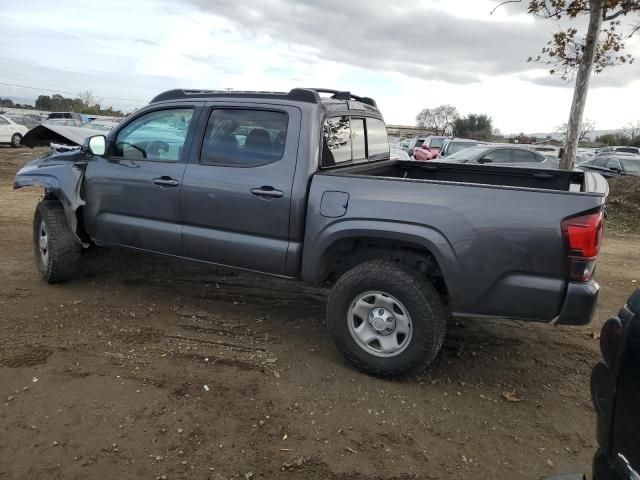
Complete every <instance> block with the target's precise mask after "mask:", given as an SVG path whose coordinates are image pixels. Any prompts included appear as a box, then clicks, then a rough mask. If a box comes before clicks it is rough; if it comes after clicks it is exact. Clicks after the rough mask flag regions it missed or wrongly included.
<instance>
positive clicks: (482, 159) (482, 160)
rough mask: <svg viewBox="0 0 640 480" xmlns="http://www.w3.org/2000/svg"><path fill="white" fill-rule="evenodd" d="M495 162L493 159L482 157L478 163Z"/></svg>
mask: <svg viewBox="0 0 640 480" xmlns="http://www.w3.org/2000/svg"><path fill="white" fill-rule="evenodd" d="M491 162H493V158H491V157H482V158H480V159H478V163H491Z"/></svg>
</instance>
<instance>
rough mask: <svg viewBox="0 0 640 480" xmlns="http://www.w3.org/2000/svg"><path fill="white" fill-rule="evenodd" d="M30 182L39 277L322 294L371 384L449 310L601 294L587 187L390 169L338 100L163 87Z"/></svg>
mask: <svg viewBox="0 0 640 480" xmlns="http://www.w3.org/2000/svg"><path fill="white" fill-rule="evenodd" d="M33 185H35V186H39V187H43V188H44V191H45V194H44V198H43V200H42V201H41V202H40V203H39V204H38V207H37V209H36V212H35V217H34V224H33V243H34V251H35V258H36V262H37V266H38V269H39V271H40V273H41V275H42V277H43V279H44V280H46V281H48V282H58V281H63V280H67V279H69V278H70V277H71V276H72V275H73V269H74V265H76V264H77V262H78V261H79V260H80V259H81V256H82V252H83V250H84V249H86V248H89V247H91V246H108V247H124V248H129V249H133V250H137V251H144V252H153V253H159V254H163V255H170V256H173V257H180V258H186V259H192V260H197V261H201V262H207V263H211V264H216V265H224V266H228V267H234V268H239V269H243V270H249V271H252V272H258V273H263V274H269V275H275V276H278V277H284V278H290V279H297V280H302V281H304V282H306V283H308V284H311V285H315V286H333V288H332V291H331V293H330V295H329V300H328V307H327V324H328V327H329V330H330V333H331V335H332V336H333V338H334V340H335V342H336V344H337V347H338V348H339V349H340V351H341V352H342V353H344V355H345V356H346V357H347V358H348V359H349V360H350V361H351V362H353V364H355V365H356V366H357V367H358V368H360V369H362V370H364V371H366V372H369V373H373V374H379V375H394V374H401V373H406V372H414V371H416V370H420V369H422V368H425V367H426V366H427V365H428V364H429V363H430V362H431V361H432V360H433V359H434V357H435V356H436V354H437V353H438V350H439V349H440V347H441V345H442V342H443V339H444V336H445V330H446V323H447V319H448V317H480V318H484V317H486V318H497V317H500V318H510V319H524V320H533V321H542V322H550V323H560V324H573V325H575V324H584V323H587V322H589V321H590V319H591V316H592V313H593V309H594V307H595V304H596V299H597V296H598V290H599V287H598V284H597V283H596V282H595V281H594V280H593V279H592V274H593V271H594V268H595V260H596V256H597V254H598V249H599V244H600V239H601V235H602V218H603V207H604V203H605V199H606V196H607V193H608V188H607V183H606V181H605V180H604V179H603V178H602V177H601V176H599V175H598V174H594V173H589V172H578V171H558V170H553V171H551V170H549V171H547V170H540V169H526V168H514V167H499V166H495V167H487V166H484V165H466V164H462V165H458V164H446V163H437V162H412V161H397V160H389V144H388V140H387V133H386V128H385V124H384V122H383V119H382V116H381V114H380V112H379V111H378V108H377V106H376V103H375V101H374V100H372V99H370V98H367V97H358V96H356V95H352V94H350V93H349V92H338V91H334V90H325V89H293V90H291V91H290V92H288V93H273V92H217V91H193V90H171V91H168V92H164V93H162V94H160V95H158V96H157V97H155V98H154V99H153V100H152V101H151V103H150V104H149V105H148V106H146V107H144V108H142V109H140V110H138V111H137V112H135V113H134V114H132V115H130V116H129V117H128V118H127V119H126V120H124V121H123V122H122V123H121V124H119V125H118V126H117V127H116V128H115V129H114V130H113V131H112V132H110V133H109V135H108V136H107V137H104V136H99V135H98V136H93V137H90V138H87V140H86V142H85V144H84V146H83V147H82V148H80V149H78V150H76V151H70V152H62V153H60V152H52V153H50V154H49V155H47V156H45V157H44V158H42V159H39V160H35V161H33V162H31V163H30V164H28V165H27V166H25V167H24V168H23V169H21V170H20V171H19V172H18V174H17V176H16V178H15V183H14V188H21V187H25V186H33Z"/></svg>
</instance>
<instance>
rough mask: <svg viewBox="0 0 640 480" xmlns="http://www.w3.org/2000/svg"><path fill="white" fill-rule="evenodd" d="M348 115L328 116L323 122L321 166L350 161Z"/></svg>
mask: <svg viewBox="0 0 640 480" xmlns="http://www.w3.org/2000/svg"><path fill="white" fill-rule="evenodd" d="M350 135H351V132H350V129H349V117H336V118H330V119H328V120H327V121H326V122H325V123H324V142H323V148H322V166H323V167H332V166H333V165H336V164H338V163H342V162H350V161H351V141H350V139H349V137H350Z"/></svg>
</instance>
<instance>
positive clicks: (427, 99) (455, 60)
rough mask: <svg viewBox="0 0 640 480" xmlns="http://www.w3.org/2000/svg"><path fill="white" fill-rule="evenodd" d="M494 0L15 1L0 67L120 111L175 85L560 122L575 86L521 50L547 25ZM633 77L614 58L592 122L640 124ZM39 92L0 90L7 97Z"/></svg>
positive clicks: (523, 123)
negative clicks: (449, 107)
mask: <svg viewBox="0 0 640 480" xmlns="http://www.w3.org/2000/svg"><path fill="white" fill-rule="evenodd" d="M495 5H496V2H495V0H466V1H463V0H430V1H427V0H421V1H418V2H409V1H407V2H405V3H404V4H399V3H398V2H396V3H393V4H389V2H386V1H383V0H367V1H364V0H354V1H352V2H344V1H343V0H323V1H322V2H320V1H315V0H313V1H312V0H300V1H296V2H294V1H293V0H291V1H290V2H287V1H285V0H260V1H258V0H247V1H245V2H236V1H235V0H233V1H232V0H218V1H216V2H209V1H207V2H204V1H199V0H191V2H179V1H178V0H165V1H162V2H158V1H136V2H132V1H130V0H126V1H125V0H112V1H110V2H98V1H90V2H80V1H79V0H58V1H56V2H49V1H45V0H22V1H21V2H12V3H11V4H9V5H3V9H2V10H1V11H0V22H2V25H3V33H4V36H3V37H4V42H3V44H2V50H1V51H0V68H1V69H2V71H3V81H5V82H6V83H16V84H22V85H29V86H36V87H43V88H49V89H54V90H60V91H63V92H75V91H77V92H79V91H83V90H92V91H93V92H94V93H95V94H96V95H97V96H98V97H114V98H126V99H133V100H135V101H124V100H122V101H119V100H107V101H106V102H105V103H107V104H109V103H110V104H113V105H114V106H116V107H120V108H124V109H125V110H130V109H131V108H133V107H136V106H141V105H142V104H144V103H145V102H146V101H147V100H148V99H149V98H151V97H153V96H154V95H155V94H157V93H158V92H159V91H160V90H163V89H170V88H177V87H186V88H214V89H222V88H234V89H237V90H247V89H254V90H287V89H289V88H292V87H295V86H314V87H318V86H319V87H329V88H337V89H345V90H351V91H353V92H355V93H358V94H361V95H367V96H371V97H374V98H376V100H377V101H378V104H379V106H380V108H381V110H382V112H383V114H384V115H385V118H386V120H387V121H388V122H390V123H404V124H412V123H413V122H414V117H415V114H416V113H417V112H418V111H419V110H420V109H422V108H423V107H425V106H436V105H439V104H443V103H450V104H453V105H456V106H457V107H458V109H459V110H460V111H461V112H462V113H480V112H483V113H487V114H489V115H490V116H492V117H493V119H494V123H495V125H496V126H497V127H498V128H500V129H501V130H502V131H503V132H519V131H525V132H526V131H545V130H546V131H549V130H551V129H552V128H553V127H554V126H556V125H558V124H561V123H563V122H565V121H566V117H567V116H568V110H569V105H570V101H571V89H570V88H559V87H557V86H552V85H553V84H554V81H553V79H551V78H550V77H548V75H547V73H546V72H545V70H544V69H541V68H540V67H539V66H535V65H531V64H527V63H526V58H527V57H528V56H529V55H533V54H535V53H536V52H537V51H538V50H539V49H540V48H541V47H542V46H543V45H544V42H545V41H546V39H547V38H548V37H549V32H550V31H551V30H553V28H554V26H553V25H552V24H546V23H541V22H539V21H534V20H533V19H532V18H531V17H530V16H528V15H526V13H523V12H522V10H521V9H520V10H518V9H514V8H500V9H498V10H497V11H496V13H495V14H494V15H492V16H489V12H490V11H491V9H492V8H493V7H494V6H495ZM123 12H125V13H123ZM630 48H631V49H632V50H634V51H635V50H638V45H637V44H636V43H632V44H631V45H630ZM637 73H638V70H637V69H636V67H635V66H632V67H619V68H616V69H613V70H611V71H610V72H607V73H605V74H603V76H602V77H601V78H598V79H596V80H595V81H594V86H596V87H598V86H600V87H601V88H594V89H592V91H591V92H590V96H589V101H588V105H587V113H586V115H587V116H588V117H590V118H594V119H596V121H597V122H598V126H599V128H616V127H618V126H621V125H622V124H624V123H626V122H628V121H631V120H636V119H637V114H636V112H638V111H639V110H640V108H639V107H640V98H638V96H637V95H634V89H637V86H638V82H633V80H634V79H635V78H637ZM630 82H631V83H630ZM34 93H35V95H37V94H38V92H36V91H30V90H24V89H22V90H21V89H18V88H9V87H2V86H0V94H2V95H7V94H12V95H15V96H24V95H25V94H31V95H34ZM43 93H44V92H43ZM613 102H615V103H613Z"/></svg>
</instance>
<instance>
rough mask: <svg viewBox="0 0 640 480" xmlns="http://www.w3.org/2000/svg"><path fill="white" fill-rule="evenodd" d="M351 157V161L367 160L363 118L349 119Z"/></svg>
mask: <svg viewBox="0 0 640 480" xmlns="http://www.w3.org/2000/svg"><path fill="white" fill-rule="evenodd" d="M351 157H352V158H353V160H366V159H367V142H366V139H365V136H364V118H351Z"/></svg>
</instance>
